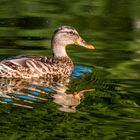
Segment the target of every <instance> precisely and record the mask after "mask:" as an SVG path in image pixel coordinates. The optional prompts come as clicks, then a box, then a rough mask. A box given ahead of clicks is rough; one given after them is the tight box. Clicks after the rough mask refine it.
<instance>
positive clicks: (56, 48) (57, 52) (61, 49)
mask: <svg viewBox="0 0 140 140" xmlns="http://www.w3.org/2000/svg"><path fill="white" fill-rule="evenodd" d="M52 50H53V56H54V57H55V58H56V57H68V55H67V52H66V49H65V46H60V45H59V44H57V45H53V47H52Z"/></svg>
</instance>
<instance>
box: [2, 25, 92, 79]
mask: <svg viewBox="0 0 140 140" xmlns="http://www.w3.org/2000/svg"><path fill="white" fill-rule="evenodd" d="M70 44H76V45H80V46H83V47H85V48H89V49H94V47H93V46H92V45H90V44H88V43H86V42H85V41H84V40H83V39H82V38H81V37H80V36H79V34H78V32H77V31H76V30H75V29H74V28H73V27H70V26H62V27H60V28H58V29H57V30H56V31H55V32H54V35H53V37H52V42H51V45H52V51H53V57H52V58H51V59H49V58H47V57H45V56H36V55H20V56H16V57H13V58H10V59H6V60H3V61H1V62H0V77H5V78H34V77H45V78H52V77H53V78H54V77H55V78H60V77H69V76H70V75H71V73H72V70H73V62H72V60H71V59H70V58H69V57H68V55H67V53H66V46H67V45H70Z"/></svg>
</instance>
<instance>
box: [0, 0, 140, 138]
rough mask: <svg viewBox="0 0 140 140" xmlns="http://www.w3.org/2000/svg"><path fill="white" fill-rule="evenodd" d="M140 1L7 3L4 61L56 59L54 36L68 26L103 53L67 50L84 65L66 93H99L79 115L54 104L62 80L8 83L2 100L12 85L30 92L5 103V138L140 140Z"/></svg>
mask: <svg viewBox="0 0 140 140" xmlns="http://www.w3.org/2000/svg"><path fill="white" fill-rule="evenodd" d="M138 4H139V2H138V1H133V2H132V1H130V0H125V1H123V0H120V1H115V0H106V1H104V0H98V1H97V0H80V1H76V2H75V1H73V0H72V1H64V0H60V1H56V0H47V1H43V0H28V1H27V0H22V1H14V2H13V1H10V0H5V1H1V2H0V9H1V10H0V59H1V60H2V59H5V58H8V57H11V56H15V55H20V54H39V55H46V56H49V57H51V49H50V41H51V36H52V33H53V31H54V29H56V28H57V27H58V26H61V25H64V24H65V25H70V26H74V27H75V28H76V29H77V30H78V31H79V33H80V34H81V36H82V37H83V38H84V39H85V40H86V41H88V42H91V43H92V44H93V45H94V46H95V47H96V50H94V51H91V50H87V49H84V48H81V47H78V46H74V45H73V46H69V47H68V48H67V52H68V54H69V56H70V57H71V58H72V60H73V62H74V64H75V66H77V67H75V71H74V73H73V78H71V79H70V83H69V84H67V85H66V86H64V87H63V86H62V85H61V86H62V87H61V89H64V90H63V92H66V95H67V94H68V95H70V94H73V93H74V92H75V91H76V92H79V91H82V90H85V89H95V91H90V92H86V94H84V96H82V97H80V104H79V103H78V104H77V105H76V110H74V111H66V110H62V109H59V108H60V104H57V103H58V102H57V101H56V102H57V103H56V102H53V99H54V98H52V95H54V94H56V91H55V90H56V89H55V90H53V88H54V87H55V88H56V87H57V86H58V87H59V90H60V85H59V84H58V83H57V84H56V83H55V84H54V83H53V84H52V85H51V84H49V85H47V86H46V85H45V86H44V85H41V81H39V82H38V83H37V85H34V86H35V87H34V88H35V89H33V88H32V89H31V87H30V86H29V85H33V84H31V83H28V82H25V81H21V80H19V81H12V82H11V81H10V80H9V81H10V83H12V84H14V85H12V84H11V85H12V86H11V85H10V84H9V81H1V83H0V85H1V93H2V95H3V94H4V92H6V93H7V91H6V88H7V89H9V87H10V89H11V88H14V90H15V87H16V86H18V87H17V89H18V88H19V86H20V88H21V89H23V88H24V90H22V96H20V95H19V94H18V96H16V95H15V93H13V92H12V93H13V96H12V98H11V94H10V98H9V97H5V98H1V101H2V103H1V104H0V139H2V140H5V139H6V140H18V139H20V140H22V139H23V140H26V139H27V140H35V139H41V140H43V139H56V140H57V139H66V140H71V139H75V140H77V139H80V140H86V139H91V140H93V139H95V140H96V139H97V140H98V139H99V140H114V139H117V140H125V139H126V140H131V139H132V140H139V139H140V134H139V132H140V90H139V87H140V86H139V85H140V74H139V69H140V55H139V54H140V49H139V46H140V38H139V31H140V26H139V25H140V24H139V23H140V16H139V14H138V13H139V6H138ZM77 68H78V69H77ZM79 68H82V69H79ZM5 82H6V83H5ZM19 82H20V84H19ZM17 83H18V84H17ZM23 83H24V84H23ZM43 83H44V82H43ZM47 84H48V83H47ZM5 85H6V86H5ZM21 85H22V87H21ZM23 85H24V86H23ZM2 86H3V87H4V88H2ZM50 86H51V87H50ZM27 87H28V88H29V87H30V89H28V88H27ZM44 87H45V88H44ZM52 87H53V88H52ZM58 87H57V88H58ZM17 89H16V92H19V91H18V90H17ZM40 91H42V94H40ZM49 92H52V93H51V94H46V93H49ZM57 92H58V90H57ZM10 93H11V91H10ZM23 93H24V94H25V95H26V96H23ZM43 93H44V94H43ZM27 94H28V97H27ZM38 94H40V95H38ZM6 95H7V94H6ZM49 95H51V96H49ZM19 96H20V97H19ZM11 99H12V100H11ZM59 103H60V102H59ZM20 105H24V106H20ZM32 107H33V108H32Z"/></svg>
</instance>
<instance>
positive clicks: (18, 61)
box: [0, 55, 49, 67]
mask: <svg viewBox="0 0 140 140" xmlns="http://www.w3.org/2000/svg"><path fill="white" fill-rule="evenodd" d="M28 60H31V61H32V60H34V61H41V62H47V61H49V59H48V58H47V57H45V56H38V55H19V56H15V57H11V58H8V59H5V60H3V61H1V62H0V63H2V64H7V65H8V64H14V65H19V66H23V67H26V66H27V61H28Z"/></svg>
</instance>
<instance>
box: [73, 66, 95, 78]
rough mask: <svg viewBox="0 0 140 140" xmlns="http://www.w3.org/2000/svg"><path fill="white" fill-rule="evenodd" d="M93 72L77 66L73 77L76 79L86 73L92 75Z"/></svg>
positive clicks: (90, 69)
mask: <svg viewBox="0 0 140 140" xmlns="http://www.w3.org/2000/svg"><path fill="white" fill-rule="evenodd" d="M92 71H93V70H92V68H88V67H82V66H75V67H74V71H73V73H72V75H73V76H74V78H75V77H79V76H82V75H84V74H85V73H91V72H92Z"/></svg>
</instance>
